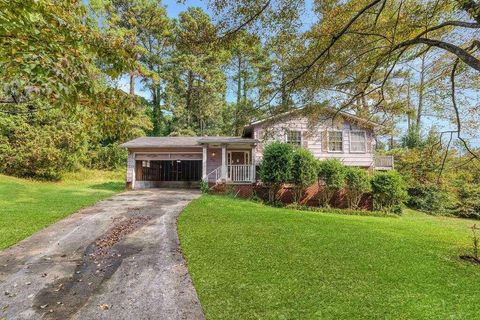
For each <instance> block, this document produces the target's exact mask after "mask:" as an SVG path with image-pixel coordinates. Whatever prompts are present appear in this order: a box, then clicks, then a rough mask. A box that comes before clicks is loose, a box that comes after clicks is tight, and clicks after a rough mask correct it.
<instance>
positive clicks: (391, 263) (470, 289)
mask: <svg viewBox="0 0 480 320" xmlns="http://www.w3.org/2000/svg"><path fill="white" fill-rule="evenodd" d="M472 223H473V222H472V221H468V220H461V219H454V218H445V217H432V216H428V215H424V214H421V213H417V212H413V211H407V212H406V213H405V215H404V216H402V217H401V218H388V217H386V218H382V217H361V216H344V215H336V214H325V213H314V212H303V211H294V210H287V209H277V208H271V207H268V206H263V205H260V204H256V203H253V202H249V201H245V200H236V199H231V198H227V197H219V196H203V197H201V198H200V199H197V200H194V201H193V202H192V203H191V204H190V205H189V206H188V207H187V208H186V209H185V210H184V212H183V213H182V215H181V217H180V220H179V224H178V230H179V234H180V240H181V245H182V250H183V252H184V254H185V256H186V258H187V260H188V267H189V270H190V273H191V276H192V279H193V282H194V285H195V287H196V289H197V292H198V295H199V297H200V301H201V303H202V306H203V308H204V311H205V314H206V316H207V318H208V319H375V318H376V319H474V318H478V315H479V312H480V304H479V300H480V287H479V280H480V266H477V265H473V264H471V263H468V262H464V261H461V260H460V259H458V256H459V255H460V254H464V253H469V252H468V250H469V249H470V246H471V245H470V243H471V234H470V230H469V229H468V227H469V226H470V225H471V224H472Z"/></svg>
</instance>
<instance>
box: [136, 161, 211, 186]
mask: <svg viewBox="0 0 480 320" xmlns="http://www.w3.org/2000/svg"><path fill="white" fill-rule="evenodd" d="M136 168H137V172H136V176H137V180H139V181H167V182H175V181H181V182H199V181H200V180H201V177H202V160H154V161H151V160H141V161H137V163H136Z"/></svg>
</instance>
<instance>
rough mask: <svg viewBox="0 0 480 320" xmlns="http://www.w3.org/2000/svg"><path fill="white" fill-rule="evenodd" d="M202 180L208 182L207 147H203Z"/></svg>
mask: <svg viewBox="0 0 480 320" xmlns="http://www.w3.org/2000/svg"><path fill="white" fill-rule="evenodd" d="M202 180H203V181H205V182H208V177H207V145H203V156H202Z"/></svg>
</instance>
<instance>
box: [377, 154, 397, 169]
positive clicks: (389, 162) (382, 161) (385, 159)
mask: <svg viewBox="0 0 480 320" xmlns="http://www.w3.org/2000/svg"><path fill="white" fill-rule="evenodd" d="M393 163H394V162H393V156H376V157H375V169H376V170H392V169H393V165H394V164H393Z"/></svg>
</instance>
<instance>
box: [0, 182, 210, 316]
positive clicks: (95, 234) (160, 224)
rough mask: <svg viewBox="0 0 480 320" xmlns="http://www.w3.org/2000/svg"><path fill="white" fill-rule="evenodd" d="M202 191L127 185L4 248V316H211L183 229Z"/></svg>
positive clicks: (0, 307) (0, 291)
mask: <svg viewBox="0 0 480 320" xmlns="http://www.w3.org/2000/svg"><path fill="white" fill-rule="evenodd" d="M199 195H200V194H199V192H198V191H192V190H166V189H162V190H160V189H157V190H155V189H152V190H141V191H130V192H125V193H122V194H119V195H116V196H114V197H111V198H109V199H106V200H103V201H101V202H98V203H97V204H96V205H94V206H92V207H89V208H86V209H83V210H80V211H79V212H77V213H75V214H73V215H71V216H69V217H68V218H66V219H64V220H62V221H60V222H58V223H56V224H54V225H51V226H49V227H48V228H46V229H44V230H42V231H40V232H38V233H36V234H34V235H33V236H31V237H30V238H27V239H25V240H23V241H22V242H20V243H18V244H17V245H15V246H13V247H11V248H9V249H6V250H4V251H1V252H0V319H2V318H5V319H9V320H10V319H40V318H41V319H204V316H203V312H202V308H201V306H200V303H199V301H198V297H197V294H196V292H195V288H194V287H193V285H192V282H191V279H190V276H189V274H188V271H187V268H186V264H185V260H184V259H183V256H182V253H181V251H180V247H179V240H178V235H177V230H176V219H177V217H178V215H179V213H180V212H181V210H182V209H183V208H184V207H185V206H186V205H187V204H188V203H189V202H190V201H191V200H192V199H194V198H197V197H198V196H199ZM59 200H60V201H61V199H59Z"/></svg>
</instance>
